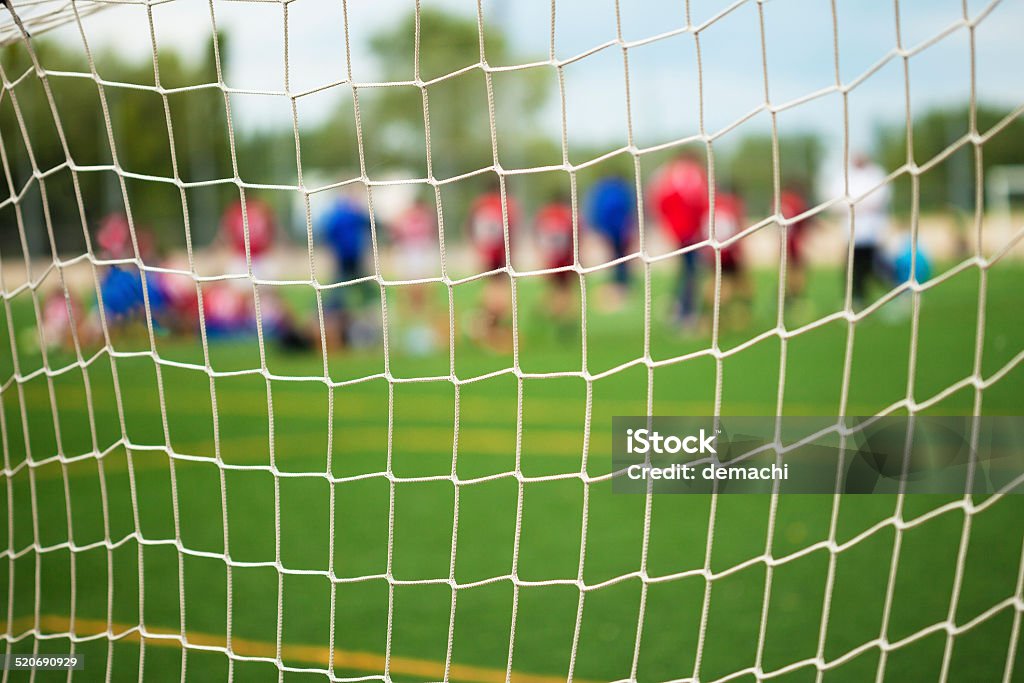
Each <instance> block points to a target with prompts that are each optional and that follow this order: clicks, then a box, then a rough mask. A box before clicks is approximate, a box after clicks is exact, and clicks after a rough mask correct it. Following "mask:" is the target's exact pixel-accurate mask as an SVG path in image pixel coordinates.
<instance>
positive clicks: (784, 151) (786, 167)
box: [716, 133, 824, 216]
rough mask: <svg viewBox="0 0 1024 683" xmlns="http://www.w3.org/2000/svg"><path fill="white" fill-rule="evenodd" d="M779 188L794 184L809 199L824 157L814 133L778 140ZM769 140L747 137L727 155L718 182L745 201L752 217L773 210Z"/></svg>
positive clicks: (821, 147) (766, 213)
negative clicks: (737, 193) (731, 189)
mask: <svg viewBox="0 0 1024 683" xmlns="http://www.w3.org/2000/svg"><path fill="white" fill-rule="evenodd" d="M778 152H779V170H780V178H779V185H780V188H782V189H785V188H786V187H787V186H791V185H795V186H799V187H800V188H802V190H803V192H804V193H805V194H807V195H808V196H812V195H813V193H814V190H815V187H814V181H815V179H816V178H817V177H818V171H819V168H820V166H821V161H822V158H823V155H824V147H823V146H822V143H821V140H820V139H819V138H818V137H817V136H816V135H814V134H811V133H806V134H802V135H789V136H780V137H779V150H778ZM773 154H774V151H773V149H772V138H771V135H769V134H767V133H763V134H757V135H748V136H746V137H744V138H742V139H741V140H740V141H739V144H738V145H737V146H736V147H735V148H734V149H733V150H732V152H731V153H729V154H726V158H725V161H724V163H723V164H722V166H723V168H724V171H722V170H720V171H719V172H718V173H716V175H718V178H717V180H718V182H719V183H720V184H724V185H727V186H728V185H731V186H733V189H734V190H735V191H737V192H739V193H740V194H741V195H742V196H743V197H744V199H745V203H746V205H747V211H748V213H749V215H751V216H767V215H768V214H770V213H772V212H773V211H774V210H775V207H774V205H773V203H774V198H775V174H774V171H773V168H772V165H773V163H772V158H773Z"/></svg>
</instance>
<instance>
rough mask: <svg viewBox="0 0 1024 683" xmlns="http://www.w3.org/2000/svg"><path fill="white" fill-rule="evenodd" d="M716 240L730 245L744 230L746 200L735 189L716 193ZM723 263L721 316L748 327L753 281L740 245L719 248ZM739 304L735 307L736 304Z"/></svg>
mask: <svg viewBox="0 0 1024 683" xmlns="http://www.w3.org/2000/svg"><path fill="white" fill-rule="evenodd" d="M714 220H715V230H714V233H715V239H716V240H717V241H718V242H726V241H728V240H730V239H732V238H734V237H736V235H738V234H739V233H740V231H741V230H742V229H743V222H744V220H745V218H744V207H743V200H742V199H740V197H739V195H738V194H737V193H736V192H735V190H732V189H728V188H722V189H720V190H719V191H718V192H717V193H716V194H715V204H714ZM719 253H720V258H721V261H722V282H721V291H720V295H719V300H718V305H719V315H720V316H722V317H725V314H726V313H728V314H729V317H730V321H729V322H730V323H731V326H732V327H735V328H742V327H744V326H745V325H746V324H747V322H748V321H749V318H750V306H751V302H752V298H753V296H752V292H751V288H750V280H749V279H748V278H747V272H746V267H745V264H744V263H743V256H742V254H741V253H740V246H739V242H738V241H736V242H729V244H726V245H723V246H722V247H720V249H719ZM709 285H710V287H709V288H708V297H707V298H708V302H709V305H713V304H714V295H715V292H714V282H710V283H709ZM734 301H735V302H736V303H737V304H738V305H737V306H733V305H732V304H733V302H734Z"/></svg>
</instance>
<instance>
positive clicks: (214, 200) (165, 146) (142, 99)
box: [0, 39, 237, 257]
mask: <svg viewBox="0 0 1024 683" xmlns="http://www.w3.org/2000/svg"><path fill="white" fill-rule="evenodd" d="M33 45H34V48H35V50H36V53H37V55H38V58H39V60H40V63H41V64H42V66H43V67H44V68H46V69H47V70H49V71H61V72H67V73H79V74H88V68H87V63H86V61H85V58H84V55H83V54H82V52H81V51H80V50H74V49H72V48H70V47H66V46H64V45H61V44H59V43H57V42H54V41H50V40H45V39H39V40H36V41H35V42H34V44H33ZM158 60H159V66H160V75H161V84H162V85H164V86H165V87H180V86H183V85H188V86H192V87H194V86H197V85H202V84H211V83H215V82H216V76H215V70H214V66H213V51H212V41H211V46H210V47H208V48H207V50H206V51H205V52H204V53H203V54H202V55H201V56H200V58H199V59H197V60H186V59H184V58H183V57H182V56H181V55H179V54H177V53H175V52H173V51H163V52H161V53H160V54H159V56H158ZM96 62H97V64H102V70H101V72H100V77H101V78H102V79H104V81H106V84H104V85H103V86H102V93H103V96H104V97H105V100H106V107H107V112H108V113H109V125H110V131H111V133H112V136H113V141H114V145H115V147H116V150H117V164H118V165H119V166H120V168H121V169H123V170H124V171H125V172H127V173H128V174H139V175H142V176H154V177H159V178H164V179H168V180H170V179H173V177H174V172H173V165H172V154H171V135H170V133H169V129H168V125H167V113H166V112H165V108H164V101H163V98H162V97H161V96H160V95H159V93H157V92H155V91H153V90H152V89H144V88H139V87H133V86H140V85H141V86H152V85H153V83H154V69H153V64H152V61H151V60H141V61H136V62H129V61H126V60H125V59H123V58H122V57H120V56H119V55H117V54H114V53H102V54H101V55H100V57H99V58H98V59H97V60H96ZM0 63H2V65H3V69H4V73H5V75H6V76H7V77H8V78H10V79H11V80H15V79H17V78H18V77H19V76H21V75H22V74H24V73H26V72H27V71H28V70H29V69H30V67H31V61H30V59H29V56H28V54H27V52H26V51H25V50H24V48H23V47H22V46H21V45H17V44H15V45H11V46H8V47H7V48H5V49H4V50H3V52H2V53H0ZM47 80H48V82H49V84H50V88H51V91H52V93H53V100H54V106H55V108H56V111H57V115H58V117H59V121H60V129H61V130H62V131H63V135H64V139H65V141H66V143H67V151H65V149H64V146H63V144H62V142H61V137H60V135H59V134H58V126H57V124H56V122H55V120H54V116H53V114H52V111H51V108H50V104H49V102H48V101H47V98H46V93H45V90H44V88H43V87H42V84H41V81H40V80H39V79H37V78H35V77H34V76H31V75H30V76H29V77H27V78H25V79H23V80H22V81H20V83H19V85H18V87H17V88H15V89H14V90H13V91H12V92H13V96H8V97H4V98H2V100H0V143H2V144H3V146H4V149H5V152H6V153H7V163H8V165H9V167H10V168H11V171H12V180H13V181H14V188H15V191H16V192H17V191H20V190H21V189H22V188H23V187H24V186H25V185H26V183H28V181H29V179H30V177H31V174H32V164H31V160H30V159H31V158H34V159H35V162H36V166H37V168H38V169H39V170H40V171H42V172H46V171H50V170H52V169H55V168H59V167H61V166H62V165H63V164H65V163H68V164H69V165H70V164H71V163H73V164H74V165H75V166H76V167H79V169H80V170H79V171H78V173H77V180H78V191H79V193H80V195H81V203H82V206H83V208H84V214H85V215H84V217H83V216H82V214H81V212H80V211H79V208H78V200H77V199H76V196H75V191H74V186H73V184H72V182H71V177H70V176H71V174H70V170H69V169H63V170H59V171H57V172H55V173H53V174H51V175H49V176H48V177H47V179H46V184H47V187H46V190H47V191H46V195H47V209H48V212H49V216H50V219H51V221H52V224H53V227H54V233H55V238H56V241H57V246H58V250H59V251H62V252H69V253H73V252H81V251H82V250H83V249H84V247H85V240H84V236H83V234H82V224H83V219H84V222H85V225H86V226H87V228H88V229H90V230H92V229H94V228H95V227H96V225H97V224H98V223H99V221H100V220H101V219H102V217H103V216H104V215H105V214H107V213H109V212H111V211H123V210H125V206H124V193H123V192H122V189H121V184H120V182H119V180H118V177H117V174H116V173H114V172H112V171H111V170H109V167H110V166H111V165H112V164H113V163H114V161H113V159H114V155H113V152H112V150H111V145H110V139H109V137H108V134H107V122H106V117H105V115H104V110H103V100H102V99H101V97H100V92H101V88H100V86H99V84H98V83H97V82H96V81H94V80H93V79H91V78H88V77H80V76H68V75H57V74H51V75H50V76H49V77H48V79H47ZM111 83H117V84H118V85H112V84H111ZM15 99H16V100H17V108H18V109H20V112H21V115H22V116H21V118H22V120H23V122H24V124H25V125H24V134H23V131H22V128H21V125H20V124H19V121H18V116H17V114H16V109H15V106H14V102H15ZM168 110H169V114H170V120H171V126H172V129H173V142H174V157H175V158H176V161H177V170H178V175H179V177H180V178H181V179H182V180H184V181H186V182H193V181H199V180H211V179H215V178H230V177H232V176H233V172H232V170H231V163H230V153H229V144H228V136H227V123H226V115H225V107H224V96H223V94H222V93H221V91H220V90H219V89H217V88H214V87H209V88H200V89H193V90H187V91H179V92H174V93H171V94H169V95H168ZM26 137H27V139H28V145H30V147H31V152H32V155H31V157H30V155H29V153H28V149H27V148H26V142H25V139H26ZM82 167H86V168H82ZM104 167H105V168H104ZM125 185H126V192H127V196H128V203H129V207H130V209H131V211H132V213H133V217H134V219H135V222H136V224H137V225H139V226H143V227H147V228H149V229H151V230H152V231H153V233H154V235H155V236H156V237H157V241H158V242H159V243H161V244H165V245H169V246H170V245H173V246H180V245H182V244H184V240H185V235H184V227H183V216H182V201H181V195H180V192H179V190H178V188H177V187H176V186H175V185H174V184H172V183H170V182H160V181H157V180H153V179H149V178H144V179H138V178H133V177H131V176H129V177H127V178H126V179H125ZM189 194H191V191H190V192H189ZM202 194H203V195H204V198H205V201H204V200H201V199H197V202H196V203H197V206H194V207H193V206H190V214H192V218H193V219H194V220H193V221H192V229H193V239H194V240H195V242H196V243H198V244H202V243H205V242H208V241H209V240H210V239H211V238H212V236H213V232H214V231H215V227H216V218H215V217H213V216H208V215H206V214H207V213H208V212H212V211H217V212H218V213H217V215H219V210H220V208H221V207H222V206H223V204H224V203H225V202H226V201H227V200H228V199H229V198H230V196H231V195H232V194H233V195H234V196H237V190H235V189H234V187H233V186H230V185H226V186H217V187H215V188H214V189H212V190H210V191H207V192H204V193H202ZM39 196H40V195H39V192H38V188H37V187H35V185H34V184H33V186H32V187H31V188H30V190H29V192H27V193H26V200H25V202H24V204H23V211H24V213H25V215H26V220H28V221H31V222H32V224H33V229H32V230H30V231H28V232H31V233H32V235H33V238H32V239H30V242H31V244H30V249H31V250H32V251H33V252H34V253H36V254H38V253H45V252H47V251H48V250H49V245H48V244H46V241H45V239H44V238H45V232H44V231H43V230H42V226H43V224H44V222H43V215H44V214H43V211H42V204H41V199H40V198H39ZM189 199H191V197H189ZM197 211H198V212H199V213H197ZM4 219H5V220H6V217H4ZM26 227H28V226H26ZM4 232H5V237H4V238H2V239H3V242H2V244H0V248H3V254H4V256H5V257H6V256H9V255H11V254H12V250H16V251H20V249H17V248H16V247H15V245H14V244H13V243H12V242H11V240H10V236H11V235H12V233H13V234H14V235H15V236H16V231H4Z"/></svg>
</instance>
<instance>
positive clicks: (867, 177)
mask: <svg viewBox="0 0 1024 683" xmlns="http://www.w3.org/2000/svg"><path fill="white" fill-rule="evenodd" d="M885 177H886V176H885V171H883V170H882V167H881V166H879V165H878V164H876V163H874V162H873V161H871V159H870V157H868V156H867V155H866V154H863V153H857V154H854V155H853V160H852V163H851V165H850V170H849V173H848V174H847V179H848V181H849V193H850V197H851V198H852V199H854V200H855V201H856V202H857V203H856V204H855V205H854V217H853V218H854V226H853V269H852V271H851V272H850V290H851V297H852V304H853V308H854V309H855V310H857V309H860V308H863V306H864V297H865V295H866V294H867V284H868V280H869V279H871V278H873V279H875V280H877V281H878V282H879V283H881V284H882V285H884V286H889V285H891V284H892V276H891V272H890V269H889V268H888V267H887V265H886V263H885V261H884V258H883V254H882V253H881V249H880V244H881V241H882V238H883V237H884V236H885V232H886V231H887V230H888V228H889V199H890V195H891V189H890V187H889V185H888V183H886V182H885ZM845 191H846V187H845V186H844V179H843V177H842V175H840V176H839V177H838V178H837V179H836V187H835V188H834V189H833V196H841V195H843V194H844V193H845ZM841 208H842V209H844V211H843V215H844V216H845V217H846V218H847V222H845V223H844V224H843V227H844V229H848V225H849V210H848V208H847V207H846V206H845V205H842V207H841Z"/></svg>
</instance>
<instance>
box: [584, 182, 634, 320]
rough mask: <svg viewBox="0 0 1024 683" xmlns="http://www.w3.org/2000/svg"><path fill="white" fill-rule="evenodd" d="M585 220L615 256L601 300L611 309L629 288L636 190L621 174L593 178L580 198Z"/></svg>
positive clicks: (618, 302)
mask: <svg viewBox="0 0 1024 683" xmlns="http://www.w3.org/2000/svg"><path fill="white" fill-rule="evenodd" d="M584 214H585V216H586V220H587V224H588V225H589V226H590V227H591V229H592V230H593V231H594V232H596V233H597V234H598V235H600V237H601V239H602V240H604V242H605V243H606V244H607V245H608V248H609V250H610V251H611V253H612V259H613V260H619V259H622V260H621V261H619V263H616V264H615V270H614V271H613V280H612V283H613V284H612V287H611V289H609V290H608V293H607V294H606V296H605V300H606V302H607V303H608V306H609V308H610V309H612V310H616V309H618V308H621V307H622V305H623V304H624V303H625V301H626V295H627V293H628V290H629V262H628V261H626V260H625V259H626V257H627V256H628V255H629V251H630V248H631V247H632V245H633V235H634V232H635V225H636V192H635V189H634V186H633V184H632V183H630V182H629V181H628V180H627V179H626V178H625V177H624V176H622V175H612V176H608V177H606V178H602V179H601V180H599V181H597V183H595V184H594V186H593V187H592V188H590V192H588V193H587V196H586V199H585V200H584Z"/></svg>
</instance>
